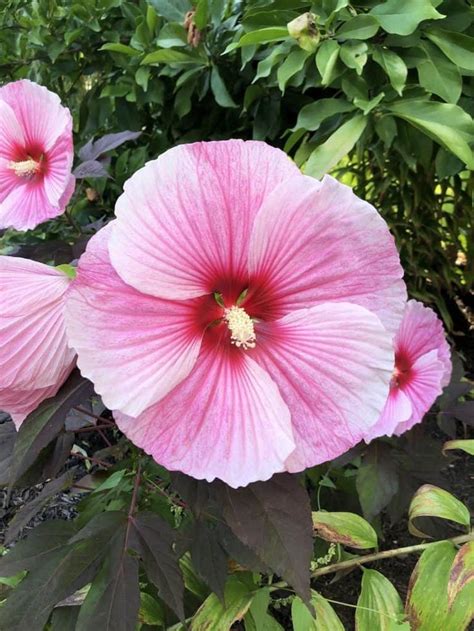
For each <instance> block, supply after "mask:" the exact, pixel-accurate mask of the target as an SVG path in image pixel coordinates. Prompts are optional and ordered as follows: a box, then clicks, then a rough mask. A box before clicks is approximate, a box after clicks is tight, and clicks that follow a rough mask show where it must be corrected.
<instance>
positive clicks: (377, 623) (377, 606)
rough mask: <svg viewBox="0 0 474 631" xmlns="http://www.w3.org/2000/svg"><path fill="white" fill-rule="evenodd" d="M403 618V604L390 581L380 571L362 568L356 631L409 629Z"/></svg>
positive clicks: (402, 630) (405, 630)
mask: <svg viewBox="0 0 474 631" xmlns="http://www.w3.org/2000/svg"><path fill="white" fill-rule="evenodd" d="M403 618H404V613H403V604H402V601H401V598H400V596H399V595H398V592H397V590H396V589H395V587H394V586H393V585H392V583H391V582H390V581H389V580H388V578H385V576H384V575H383V574H381V573H380V572H377V571H376V570H367V569H364V570H363V574H362V590H361V593H360V595H359V598H358V600H357V609H356V620H355V621H356V631H370V630H375V629H377V631H396V630H397V629H398V630H399V631H410V626H409V625H408V624H407V623H404V622H402V620H403Z"/></svg>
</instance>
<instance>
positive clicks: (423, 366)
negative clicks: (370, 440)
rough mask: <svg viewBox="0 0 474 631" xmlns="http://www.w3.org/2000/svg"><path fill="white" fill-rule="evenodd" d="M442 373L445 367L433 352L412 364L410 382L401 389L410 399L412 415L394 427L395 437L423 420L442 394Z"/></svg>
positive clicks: (435, 352)
mask: <svg viewBox="0 0 474 631" xmlns="http://www.w3.org/2000/svg"><path fill="white" fill-rule="evenodd" d="M444 371H445V366H444V364H443V362H442V361H440V360H439V358H438V353H437V351H435V350H434V351H430V352H429V353H426V354H425V355H422V356H421V357H419V358H418V359H417V360H416V362H415V363H414V364H413V366H412V368H411V377H410V380H409V381H408V382H407V383H406V384H405V385H404V387H403V391H404V393H405V395H406V396H407V397H408V398H409V399H410V402H411V406H412V409H413V414H412V415H411V417H410V418H409V419H408V420H407V421H406V422H404V423H400V424H399V425H398V426H397V427H396V429H395V432H394V433H395V434H396V435H397V436H400V434H403V433H404V432H406V431H408V430H409V429H411V428H412V427H413V426H414V425H416V424H417V423H420V422H421V421H422V420H423V416H424V415H425V414H426V412H428V410H429V409H430V407H431V406H432V405H433V403H434V402H435V401H436V399H437V397H438V396H439V395H440V394H441V392H442V387H441V381H442V379H443V375H444Z"/></svg>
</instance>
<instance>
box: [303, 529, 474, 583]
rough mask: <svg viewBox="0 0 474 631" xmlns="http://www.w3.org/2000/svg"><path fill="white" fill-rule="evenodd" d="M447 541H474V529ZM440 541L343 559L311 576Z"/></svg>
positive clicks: (410, 551) (337, 570)
mask: <svg viewBox="0 0 474 631" xmlns="http://www.w3.org/2000/svg"><path fill="white" fill-rule="evenodd" d="M445 541H451V543H454V544H463V543H467V542H468V541H474V530H472V531H471V532H470V533H469V534H467V535H459V536H457V537H452V538H451V539H445ZM437 543H439V541H430V542H429V543H418V544H416V545H414V546H405V547H404V548H396V549H394V550H384V551H383V552H375V553H374V554H367V555H365V556H362V557H357V559H349V560H348V561H341V562H340V563H333V565H328V566H327V567H321V568H319V569H317V570H315V571H314V572H313V573H312V574H311V578H316V577H318V576H323V575H324V574H332V572H339V570H347V569H350V568H352V567H356V566H357V565H365V563H372V562H373V561H380V560H381V559H391V558H393V557H398V556H402V555H404V554H411V553H412V552H423V550H426V549H427V548H429V547H430V546H434V545H436V544H437Z"/></svg>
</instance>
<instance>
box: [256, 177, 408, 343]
mask: <svg viewBox="0 0 474 631" xmlns="http://www.w3.org/2000/svg"><path fill="white" fill-rule="evenodd" d="M249 271H250V273H251V275H254V276H255V277H257V278H262V279H264V281H265V286H267V287H269V291H270V293H271V296H272V300H274V301H275V303H276V304H277V305H278V308H277V309H276V311H277V313H278V312H279V313H280V315H284V314H286V313H289V312H291V311H294V310H296V309H301V308H304V307H311V306H312V305H314V304H320V303H324V302H332V301H337V302H344V301H347V302H351V303H356V304H359V305H361V306H363V307H366V308H367V309H369V310H370V311H373V312H374V313H376V314H377V315H378V316H379V318H380V319H381V321H382V323H383V324H384V325H385V326H386V327H387V328H389V329H390V330H391V331H392V332H395V330H396V328H397V327H398V324H399V322H400V320H401V317H402V313H403V309H404V306H405V300H406V288H405V284H404V283H403V281H402V280H401V279H402V276H403V270H402V268H401V266H400V260H399V256H398V253H397V250H396V247H395V242H394V239H393V237H392V235H391V234H390V232H389V230H388V227H387V224H386V223H385V221H384V220H383V219H382V217H381V216H380V215H379V214H378V212H377V211H376V210H375V208H373V207H372V206H371V205H370V204H368V203H366V202H364V201H362V200H361V199H359V198H358V197H356V195H354V193H353V192H352V190H351V189H350V188H349V187H347V186H344V185H343V184H340V183H339V182H337V181H336V180H334V179H333V178H332V177H329V176H325V177H324V179H323V181H322V182H318V181H317V180H314V179H312V178H310V177H306V176H302V177H299V178H294V179H291V180H287V181H285V182H284V183H283V184H281V185H280V186H279V187H278V188H277V189H276V190H275V191H274V193H273V194H272V195H271V196H269V197H268V198H267V200H266V201H265V203H264V204H263V206H262V208H261V209H260V211H259V213H258V215H257V217H256V220H255V224H254V229H253V232H252V238H251V244H250V253H249Z"/></svg>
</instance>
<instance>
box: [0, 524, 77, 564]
mask: <svg viewBox="0 0 474 631" xmlns="http://www.w3.org/2000/svg"><path fill="white" fill-rule="evenodd" d="M74 532H75V526H74V522H72V521H63V520H60V519H55V520H52V521H47V522H43V523H42V524H40V525H39V526H37V527H36V528H35V529H34V530H32V531H31V532H30V533H28V537H27V538H26V539H23V540H22V541H19V542H18V543H17V544H16V545H15V547H13V548H12V549H11V550H9V551H8V553H7V554H5V555H3V556H2V557H1V558H0V576H13V575H14V574H18V572H21V571H22V570H33V569H35V568H36V567H40V566H41V565H43V564H44V563H45V562H47V561H48V559H49V557H50V556H51V554H52V553H55V552H56V551H57V550H58V549H59V548H62V547H64V546H65V545H66V544H67V542H68V541H69V539H70V538H71V537H72V536H73V535H74Z"/></svg>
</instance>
